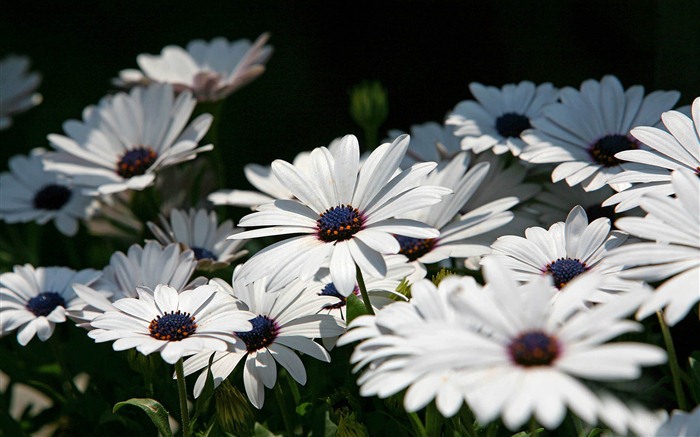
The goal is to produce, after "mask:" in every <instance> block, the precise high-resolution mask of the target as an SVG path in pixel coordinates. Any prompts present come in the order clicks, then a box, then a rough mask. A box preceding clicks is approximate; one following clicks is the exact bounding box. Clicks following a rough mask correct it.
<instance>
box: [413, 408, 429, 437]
mask: <svg viewBox="0 0 700 437" xmlns="http://www.w3.org/2000/svg"><path fill="white" fill-rule="evenodd" d="M408 418H409V419H410V421H411V428H413V431H414V435H416V436H417V437H428V433H427V432H426V431H425V427H424V426H423V422H421V420H420V418H419V417H418V414H416V413H408Z"/></svg>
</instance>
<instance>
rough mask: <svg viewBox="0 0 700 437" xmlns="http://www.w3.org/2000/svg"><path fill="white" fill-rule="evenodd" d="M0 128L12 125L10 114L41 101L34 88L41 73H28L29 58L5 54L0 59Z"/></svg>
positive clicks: (38, 82) (39, 79)
mask: <svg viewBox="0 0 700 437" xmlns="http://www.w3.org/2000/svg"><path fill="white" fill-rule="evenodd" d="M0 78H2V81H0V130H3V129H7V128H8V127H10V126H12V118H11V117H12V116H13V115H15V114H18V113H20V112H24V111H26V110H28V109H30V108H33V107H34V106H36V105H38V104H39V103H41V94H39V93H37V92H36V89H37V88H38V87H39V84H40V83H41V75H40V74H39V73H36V72H33V73H29V58H27V57H26V56H13V55H10V56H7V57H5V58H3V59H2V60H1V61H0Z"/></svg>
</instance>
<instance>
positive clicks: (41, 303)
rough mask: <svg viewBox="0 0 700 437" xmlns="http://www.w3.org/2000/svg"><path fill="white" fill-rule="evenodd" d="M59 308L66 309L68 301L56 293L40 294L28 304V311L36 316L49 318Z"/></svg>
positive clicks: (46, 292)
mask: <svg viewBox="0 0 700 437" xmlns="http://www.w3.org/2000/svg"><path fill="white" fill-rule="evenodd" d="M57 306H62V307H64V308H65V306H66V301H65V300H64V299H63V297H62V296H61V295H60V294H58V293H56V292H55V291H45V292H43V293H39V294H37V295H36V296H34V297H33V298H31V299H29V302H27V309H28V310H29V311H31V312H32V313H33V314H34V315H35V316H37V317H39V316H48V315H49V314H51V311H53V310H54V309H55V308H56V307H57Z"/></svg>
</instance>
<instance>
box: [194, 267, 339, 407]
mask: <svg viewBox="0 0 700 437" xmlns="http://www.w3.org/2000/svg"><path fill="white" fill-rule="evenodd" d="M237 272H240V269H239V270H237ZM217 282H218V283H220V282H221V281H217ZM243 282H244V281H241V280H237V276H234V287H233V288H232V289H231V288H230V286H224V288H229V289H231V291H232V292H233V295H234V296H235V297H236V298H237V299H239V300H240V301H242V302H243V303H244V304H245V305H246V309H247V310H248V311H250V312H251V313H252V318H251V319H250V323H251V324H252V325H253V329H252V330H249V331H248V332H241V331H242V330H233V331H231V333H233V334H235V336H231V338H232V339H233V342H232V344H231V345H230V346H229V348H228V350H227V351H225V352H215V353H214V358H213V362H212V365H211V373H212V375H213V377H214V384H215V386H218V385H219V384H220V383H221V382H222V381H223V380H224V379H226V378H227V377H228V376H229V375H230V374H231V372H233V370H234V369H235V368H236V366H237V365H238V363H239V362H240V361H241V360H243V359H244V358H245V361H244V362H245V364H244V367H243V383H244V386H245V390H246V394H247V395H248V399H250V402H251V403H252V404H253V405H254V406H255V407H256V408H262V406H263V404H264V402H265V387H267V388H272V387H274V386H275V381H276V380H277V363H279V364H281V365H282V367H284V368H285V369H287V371H288V372H289V374H290V375H291V376H292V378H294V380H295V381H297V382H298V383H299V384H302V385H304V384H306V370H305V369H304V364H303V363H302V361H301V359H300V358H299V356H298V355H297V354H296V353H295V352H294V351H295V350H296V351H299V352H302V353H304V354H306V355H308V356H311V357H313V358H316V359H318V360H321V361H325V362H330V360H331V357H330V355H329V354H328V352H327V351H326V350H325V349H324V348H323V346H321V345H320V344H318V343H316V342H315V341H313V339H314V338H323V337H331V336H338V335H340V334H342V333H343V332H344V331H345V325H344V323H343V322H342V321H339V320H338V319H336V318H335V317H333V316H331V315H328V314H318V313H319V311H321V309H322V308H323V307H324V305H327V304H329V303H331V302H333V300H334V298H333V297H327V296H315V295H313V294H309V293H299V289H298V288H297V287H293V288H289V289H282V290H280V291H277V292H275V293H268V292H267V291H268V290H267V285H266V281H265V279H262V280H259V281H255V282H253V283H250V284H247V285H245V284H244V283H243ZM236 331H237V332H236ZM211 354H212V352H211V351H204V352H201V353H198V354H197V355H195V356H194V357H192V358H190V359H188V360H187V361H185V363H184V369H185V375H189V374H192V373H194V372H197V371H199V370H201V369H205V370H204V371H203V372H201V373H200V375H199V377H198V378H197V382H196V383H195V385H194V395H195V397H198V396H199V395H200V394H201V393H202V389H203V388H204V383H205V382H206V378H207V371H206V367H207V366H208V364H209V359H210V358H211Z"/></svg>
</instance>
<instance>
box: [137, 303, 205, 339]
mask: <svg viewBox="0 0 700 437" xmlns="http://www.w3.org/2000/svg"><path fill="white" fill-rule="evenodd" d="M148 330H149V331H150V332H151V337H153V338H155V339H157V340H163V341H180V340H182V339H184V338H187V337H189V336H190V335H192V334H194V333H195V331H197V324H196V323H195V322H194V317H193V316H191V315H190V313H183V312H181V311H180V310H177V311H171V312H169V313H165V314H163V315H162V316H156V318H155V319H153V320H151V324H150V325H148Z"/></svg>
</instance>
